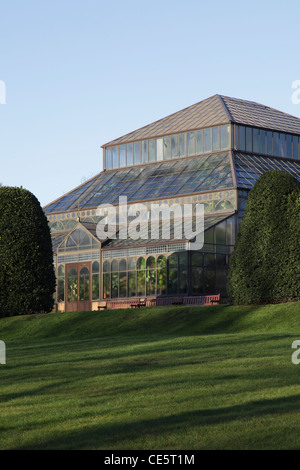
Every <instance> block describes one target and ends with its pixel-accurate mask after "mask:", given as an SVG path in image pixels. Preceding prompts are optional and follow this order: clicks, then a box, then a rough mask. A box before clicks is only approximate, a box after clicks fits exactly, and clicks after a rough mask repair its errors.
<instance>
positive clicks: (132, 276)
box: [128, 258, 136, 297]
mask: <svg viewBox="0 0 300 470" xmlns="http://www.w3.org/2000/svg"><path fill="white" fill-rule="evenodd" d="M128 296H129V297H135V296H136V261H135V259H134V258H130V259H129V261H128Z"/></svg>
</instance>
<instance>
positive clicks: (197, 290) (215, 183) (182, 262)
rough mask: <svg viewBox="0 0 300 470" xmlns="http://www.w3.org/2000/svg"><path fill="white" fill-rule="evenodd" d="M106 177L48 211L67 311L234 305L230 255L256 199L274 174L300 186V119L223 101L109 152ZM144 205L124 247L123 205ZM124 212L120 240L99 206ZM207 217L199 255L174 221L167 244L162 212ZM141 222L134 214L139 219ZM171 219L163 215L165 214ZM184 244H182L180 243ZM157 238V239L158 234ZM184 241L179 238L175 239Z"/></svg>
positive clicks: (152, 127) (59, 292)
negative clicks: (103, 229) (147, 304)
mask: <svg viewBox="0 0 300 470" xmlns="http://www.w3.org/2000/svg"><path fill="white" fill-rule="evenodd" d="M102 148H103V171H101V172H100V173H99V174H98V175H96V176H94V177H93V178H91V179H90V180H88V181H86V182H85V183H83V184H81V185H80V186H78V187H77V188H75V189H73V190H72V191H70V192H69V193H67V194H65V195H63V196H62V197H60V198H59V199H57V200H55V201H54V202H52V203H50V204H48V205H47V206H45V207H44V212H45V214H46V216H47V218H48V221H49V225H50V229H51V235H52V242H53V253H54V263H55V270H56V277H57V287H56V299H55V300H56V308H57V310H59V311H74V310H97V309H100V308H101V307H103V306H104V308H111V307H109V306H110V305H114V306H118V305H119V306H124V305H125V306H126V305H130V304H132V302H133V301H134V300H135V299H141V298H142V299H152V300H154V299H155V300H157V299H175V298H183V297H184V298H192V297H193V298H196V297H197V296H203V295H209V294H221V299H222V298H223V299H226V278H227V275H228V268H229V261H230V255H231V253H232V251H233V247H234V244H235V240H236V235H237V231H238V226H239V222H240V220H241V218H242V217H243V213H244V210H245V206H246V203H247V198H248V193H249V191H250V189H251V188H252V187H253V185H254V183H255V181H256V180H257V179H258V177H259V176H260V175H261V174H262V173H264V172H266V171H268V170H273V169H279V170H284V171H287V172H288V173H290V174H291V175H293V176H295V177H297V178H298V179H300V119H299V118H297V117H294V116H291V115H288V114H286V113H284V112H281V111H278V110H276V109H273V108H270V107H268V106H264V105H262V104H258V103H255V102H251V101H245V100H240V99H236V98H229V97H226V96H221V95H214V96H212V97H210V98H208V99H205V100H204V101H201V102H199V103H197V104H194V105H192V106H190V107H188V108H186V109H183V110H181V111H178V112H176V113H174V114H172V115H170V116H167V117H165V118H163V119H160V120H159V121H156V122H154V123H152V124H149V125H147V126H145V127H142V128H141V129H138V130H135V131H133V132H131V133H129V134H127V135H124V136H122V137H120V138H117V139H115V140H113V141H111V142H108V143H106V144H104V145H103V146H102ZM120 196H122V197H123V198H126V200H127V206H126V207H127V210H128V212H127V214H128V220H132V221H134V220H137V219H135V218H134V217H131V219H130V216H129V214H130V213H131V212H130V210H133V212H134V208H135V207H136V205H137V204H140V205H141V204H142V205H143V207H145V208H146V209H147V211H148V216H147V217H148V218H147V220H145V219H143V220H139V224H137V225H138V229H137V232H139V233H140V236H139V237H137V236H127V237H118V232H120V231H121V229H122V227H123V226H122V224H121V220H122V221H123V220H124V217H123V215H122V214H121V209H120V207H121V206H120V205H119V201H120V200H119V198H120ZM105 204H106V205H109V207H113V208H115V213H116V218H115V221H116V235H114V234H112V233H111V232H109V231H108V232H107V236H106V238H102V239H101V238H99V236H98V235H99V232H98V231H97V226H98V225H99V223H101V222H102V224H103V225H105V224H106V226H107V225H108V221H107V214H106V215H105V214H104V213H102V212H101V211H100V212H99V206H101V207H103V205H105ZM200 204H201V205H203V206H202V207H204V243H203V244H202V247H201V248H200V249H193V244H192V243H191V239H190V238H188V237H187V236H186V234H185V233H184V231H183V230H182V219H181V218H180V217H177V216H176V214H175V213H173V212H170V214H171V217H170V223H169V232H168V236H165V233H163V230H162V226H163V221H164V220H163V217H162V216H161V217H160V218H159V222H158V230H157V231H156V237H154V236H150V235H151V234H150V230H149V223H148V221H149V214H150V213H151V211H150V209H151V207H152V206H153V205H156V206H157V207H159V208H161V209H163V208H169V209H170V208H172V206H173V205H177V207H178V206H179V207H184V206H186V205H189V206H190V207H193V208H195V207H196V206H197V205H200ZM133 212H132V213H133ZM162 214H163V212H162ZM178 234H179V235H178ZM152 235H153V234H152ZM175 235H176V236H175Z"/></svg>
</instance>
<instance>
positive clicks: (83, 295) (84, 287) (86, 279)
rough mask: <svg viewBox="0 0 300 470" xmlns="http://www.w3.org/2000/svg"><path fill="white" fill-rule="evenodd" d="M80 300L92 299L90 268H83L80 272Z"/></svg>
mask: <svg viewBox="0 0 300 470" xmlns="http://www.w3.org/2000/svg"><path fill="white" fill-rule="evenodd" d="M79 286H80V289H79V300H81V301H83V300H89V299H90V272H89V270H88V268H86V267H84V268H81V270H80V273H79Z"/></svg>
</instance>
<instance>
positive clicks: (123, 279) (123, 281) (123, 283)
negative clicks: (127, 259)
mask: <svg viewBox="0 0 300 470" xmlns="http://www.w3.org/2000/svg"><path fill="white" fill-rule="evenodd" d="M119 284H120V292H119V296H120V297H127V273H126V272H125V271H122V272H120V274H119Z"/></svg>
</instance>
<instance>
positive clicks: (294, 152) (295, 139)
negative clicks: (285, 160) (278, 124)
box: [293, 136, 298, 160]
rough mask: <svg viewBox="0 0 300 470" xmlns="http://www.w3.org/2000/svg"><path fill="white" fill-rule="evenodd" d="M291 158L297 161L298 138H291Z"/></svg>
mask: <svg viewBox="0 0 300 470" xmlns="http://www.w3.org/2000/svg"><path fill="white" fill-rule="evenodd" d="M293 158H295V159H296V160H297V159H298V137H296V136H293Z"/></svg>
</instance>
